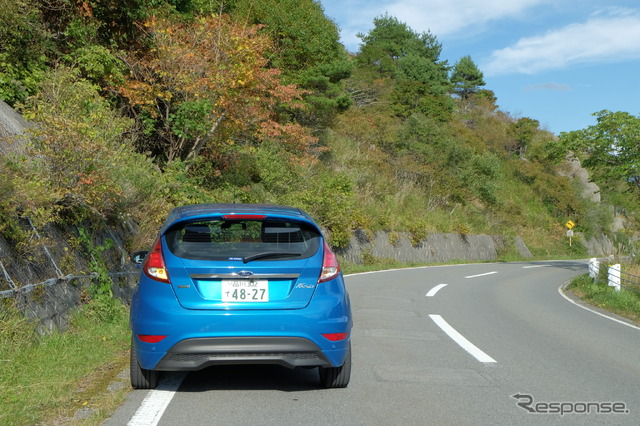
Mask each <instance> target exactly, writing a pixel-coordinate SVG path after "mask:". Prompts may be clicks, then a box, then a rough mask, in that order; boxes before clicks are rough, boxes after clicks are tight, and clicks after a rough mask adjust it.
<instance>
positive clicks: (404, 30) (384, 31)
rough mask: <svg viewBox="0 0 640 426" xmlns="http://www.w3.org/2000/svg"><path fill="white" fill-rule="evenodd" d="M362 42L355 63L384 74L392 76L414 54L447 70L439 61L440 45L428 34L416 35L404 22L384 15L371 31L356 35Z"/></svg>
mask: <svg viewBox="0 0 640 426" xmlns="http://www.w3.org/2000/svg"><path fill="white" fill-rule="evenodd" d="M358 37H359V38H360V39H361V40H362V43H363V44H362V45H361V46H360V52H359V53H358V62H359V63H360V64H362V65H368V66H372V67H374V68H375V69H377V70H378V72H380V73H381V74H383V75H387V76H392V75H394V74H395V73H396V72H397V71H398V61H399V60H400V59H401V58H404V57H407V56H410V55H413V56H416V57H420V58H425V59H428V60H430V61H431V62H434V63H438V64H439V65H440V66H441V67H442V68H446V61H443V62H438V61H439V59H440V54H441V53H442V45H441V44H440V43H439V42H438V40H437V38H436V37H435V36H434V35H432V34H431V33H430V32H423V33H421V34H419V33H416V32H415V31H413V30H412V29H411V28H409V27H408V26H407V24H405V23H404V22H400V21H398V19H397V18H395V17H392V16H389V15H388V14H385V15H384V16H380V17H377V18H375V19H374V20H373V29H372V30H371V31H369V33H367V34H358Z"/></svg>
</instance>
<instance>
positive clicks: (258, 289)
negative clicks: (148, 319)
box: [163, 215, 323, 310]
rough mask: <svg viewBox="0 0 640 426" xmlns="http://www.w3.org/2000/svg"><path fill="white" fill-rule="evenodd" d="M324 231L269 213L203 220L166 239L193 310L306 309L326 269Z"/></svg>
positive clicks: (167, 254)
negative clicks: (322, 235) (269, 216)
mask: <svg viewBox="0 0 640 426" xmlns="http://www.w3.org/2000/svg"><path fill="white" fill-rule="evenodd" d="M321 238H322V237H321V235H320V233H319V231H318V230H317V228H316V227H315V226H314V225H313V224H310V223H307V222H304V221H300V220H292V219H287V218H282V217H279V218H268V217H266V216H256V217H253V216H251V217H249V216H246V215H245V216H242V217H238V218H236V217H233V216H225V217H213V218H200V219H197V220H190V221H186V222H179V223H176V224H174V225H172V226H171V227H170V228H169V229H168V230H167V232H165V234H164V238H163V253H164V258H165V262H166V265H167V270H168V274H169V278H170V280H171V285H172V286H173V288H174V290H175V294H176V296H177V298H178V300H179V302H180V304H181V305H182V306H183V307H184V308H187V309H210V310H238V309H242V310H256V309H265V310H268V309H301V308H304V307H305V306H307V305H308V303H309V301H310V300H311V297H312V296H313V293H314V291H315V288H316V283H317V281H318V277H319V275H320V271H321V268H322V257H323V250H322V244H321Z"/></svg>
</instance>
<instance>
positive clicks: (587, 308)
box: [558, 283, 640, 330]
mask: <svg viewBox="0 0 640 426" xmlns="http://www.w3.org/2000/svg"><path fill="white" fill-rule="evenodd" d="M566 284H567V283H565V284H562V285H561V286H560V287H558V293H560V295H561V296H562V297H564V298H565V299H566V300H568V301H569V302H571V303H573V304H574V305H576V306H577V307H579V308H582V309H584V310H586V311H589V312H592V313H594V314H596V315H600V316H601V317H603V318H606V319H610V320H611V321H615V322H617V323H619V324H622V325H626V326H627V327H631V328H635V329H636V330H640V327H638V326H635V325H633V324H629V323H628V322H625V321H620V320H619V319H617V318H614V317H610V316H609V315H605V314H603V313H602V312H598V311H596V310H594V309H591V308H589V307H587V306H584V305H582V304H580V303H578V302H576V301H575V300H573V299H571V298H570V297H569V296H567V295H566V294H564V289H563V287H564V286H565V285H566Z"/></svg>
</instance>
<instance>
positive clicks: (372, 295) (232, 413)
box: [106, 261, 640, 425]
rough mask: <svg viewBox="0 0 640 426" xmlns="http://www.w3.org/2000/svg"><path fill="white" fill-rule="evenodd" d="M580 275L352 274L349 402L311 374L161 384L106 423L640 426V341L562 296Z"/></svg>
mask: <svg viewBox="0 0 640 426" xmlns="http://www.w3.org/2000/svg"><path fill="white" fill-rule="evenodd" d="M586 271H587V269H586V265H585V264H584V263H583V262H572V261H563V262H538V263H524V262H523V263H501V264H474V265H456V266H444V267H426V268H414V269H402V270H394V271H384V272H376V273H367V274H359V275H352V276H349V277H347V279H346V282H347V286H348V289H349V292H350V294H351V300H352V307H353V312H354V322H355V325H354V330H353V336H352V338H353V365H354V369H353V374H352V379H351V383H350V385H349V387H348V388H347V389H332V390H320V389H317V386H316V381H317V377H316V373H315V371H313V370H300V371H298V370H287V369H284V368H280V367H275V366H274V367H270V366H268V367H264V366H256V367H253V366H251V367H247V366H236V367H214V368H210V369H207V370H204V371H201V372H194V373H190V374H188V375H184V379H182V376H181V375H179V374H166V375H165V378H164V379H163V386H164V387H165V388H171V386H174V388H176V389H177V391H176V392H172V391H162V390H160V391H153V392H145V391H135V392H132V393H131V395H130V397H129V399H128V401H127V402H126V403H125V404H124V405H123V406H122V407H121V408H120V409H119V410H118V412H117V413H116V414H115V415H114V416H113V417H112V418H111V419H110V420H108V421H107V423H106V424H108V425H120V424H127V423H130V424H147V425H149V424H160V425H174V424H190V425H218V424H219V425H247V424H252V425H298V424H305V425H328V424H331V425H392V424H393V425H395V424H407V425H425V424H459V425H476V424H492V425H493V424H509V425H515V424H549V423H561V422H564V423H567V424H632V425H636V424H640V361H639V360H640V338H639V337H640V330H639V329H637V328H634V327H629V326H626V325H624V324H621V323H619V322H615V321H611V320H609V319H607V318H604V317H602V316H599V315H596V314H594V313H592V312H589V311H587V310H584V309H581V308H580V307H579V306H576V305H574V304H572V303H570V302H569V301H568V300H566V299H565V298H564V297H562V295H561V294H559V292H558V288H559V287H560V286H561V285H562V284H563V283H565V282H566V281H567V280H569V279H570V278H572V277H573V276H576V275H578V274H583V273H586ZM172 382H173V384H172ZM145 398H146V401H145V402H144V403H143V400H145ZM167 400H168V401H167ZM161 401H164V402H161ZM141 407H142V408H141ZM145 410H146V411H145ZM154 410H155V411H154ZM158 410H161V412H158ZM136 413H137V414H136ZM132 419H133V421H132Z"/></svg>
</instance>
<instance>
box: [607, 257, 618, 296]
mask: <svg viewBox="0 0 640 426" xmlns="http://www.w3.org/2000/svg"><path fill="white" fill-rule="evenodd" d="M609 287H613V288H615V289H616V291H620V264H619V263H617V264H615V265H611V266H609Z"/></svg>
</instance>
